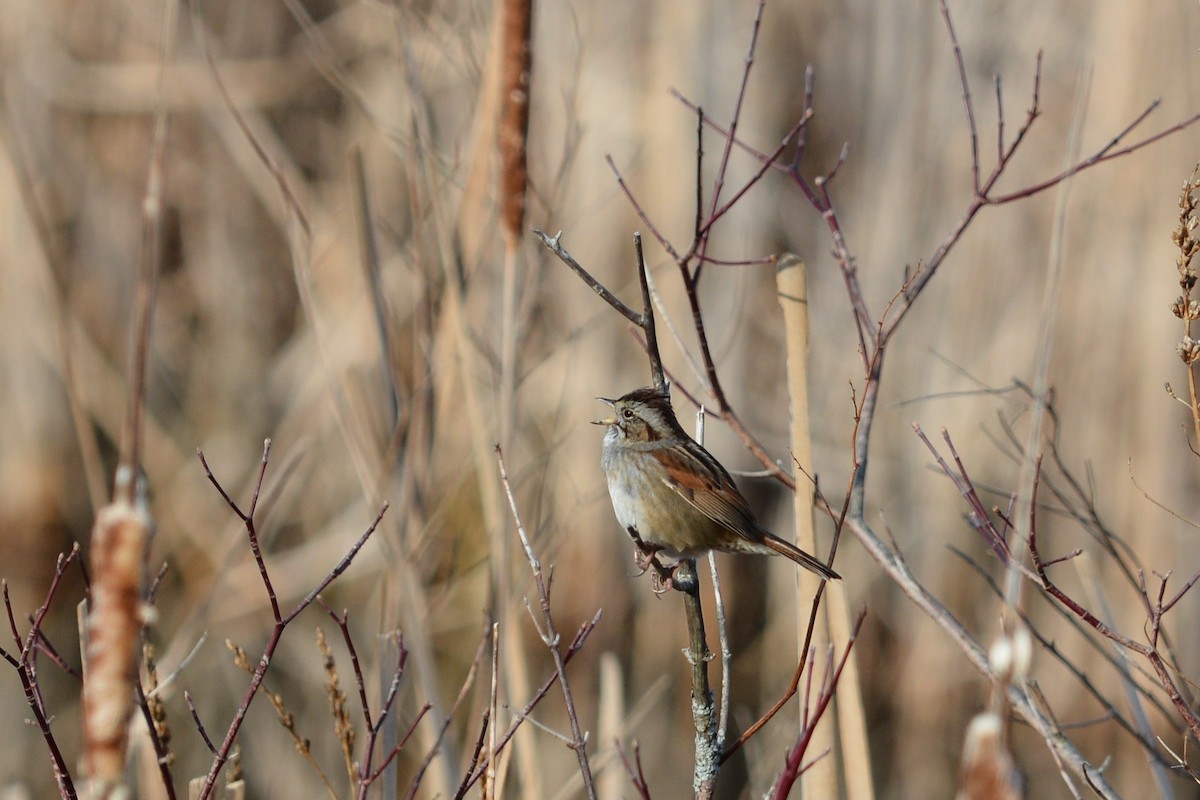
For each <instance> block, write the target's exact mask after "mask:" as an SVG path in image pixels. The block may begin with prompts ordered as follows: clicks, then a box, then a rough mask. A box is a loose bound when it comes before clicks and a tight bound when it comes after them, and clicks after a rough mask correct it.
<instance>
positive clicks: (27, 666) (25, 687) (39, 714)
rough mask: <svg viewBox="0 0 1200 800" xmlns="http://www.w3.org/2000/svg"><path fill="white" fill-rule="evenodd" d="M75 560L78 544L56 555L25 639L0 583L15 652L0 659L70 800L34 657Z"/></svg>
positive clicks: (70, 785) (67, 774)
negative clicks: (9, 670)
mask: <svg viewBox="0 0 1200 800" xmlns="http://www.w3.org/2000/svg"><path fill="white" fill-rule="evenodd" d="M78 558H79V545H75V546H74V547H72V548H71V550H70V551H69V552H68V553H66V554H65V555H59V557H58V561H57V562H56V563H55V565H54V577H53V578H51V580H50V587H49V588H48V589H47V590H46V599H45V600H43V601H42V604H41V606H39V607H38V610H37V611H36V612H35V613H34V615H33V618H32V620H31V621H30V626H29V631H28V632H27V633H26V635H25V636H21V634H20V632H19V630H18V629H17V617H16V614H15V613H14V611H13V606H12V598H10V597H9V595H8V580H7V579H4V580H0V593H3V595H4V611H5V616H6V617H7V619H8V629H9V633H10V634H11V635H12V638H13V643H14V644H15V649H14V650H12V651H9V650H8V649H6V648H4V647H0V658H2V659H4V661H6V662H7V663H8V665H9V666H10V667H12V668H13V670H15V671H16V673H17V679H18V680H19V681H20V682H21V689H22V691H23V692H24V693H25V703H26V705H28V706H29V710H30V712H32V713H33V719H34V722H36V724H37V728H38V732H39V733H40V734H41V736H42V740H43V741H44V742H45V743H46V749H47V750H49V751H50V766H51V767H52V769H53V770H54V780H55V782H56V783H57V784H58V791H59V794H60V795H61V796H62V797H64V798H70V800H74V798H75V797H77V796H78V795H77V794H76V791H75V783H74V781H73V780H72V778H71V770H70V767H68V765H67V761H66V759H65V757H64V756H63V753H62V749H61V748H60V747H59V744H58V739H57V738H56V737H55V735H54V730H53V729H52V727H51V719H52V718H53V714H52V713H51V712H50V711H48V709H47V708H46V701H45V699H44V698H43V697H42V690H41V687H40V685H39V684H38V674H37V670H38V667H37V657H38V653H39V652H41V650H40V648H39V646H38V642H39V641H40V640H41V636H42V635H41V626H42V623H43V621H44V620H45V619H46V613H47V612H48V611H49V609H50V604H51V602H52V601H53V600H54V596H55V595H56V594H57V593H58V587H59V585H60V584H61V583H62V577H63V574H64V573H65V572H66V570H67V567H69V566H70V565H71V564H73V563H75V561H76V560H77V559H78Z"/></svg>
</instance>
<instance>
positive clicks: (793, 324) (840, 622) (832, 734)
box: [776, 253, 874, 800]
mask: <svg viewBox="0 0 1200 800" xmlns="http://www.w3.org/2000/svg"><path fill="white" fill-rule="evenodd" d="M776 286H777V288H778V291H779V304H780V306H782V308H783V325H784V340H785V344H786V347H787V380H788V396H789V398H790V402H791V428H792V441H791V448H792V456H793V457H794V458H795V459H796V461H797V462H798V463H799V464H800V465H801V466H802V467H803V468H804V469H806V470H808V471H809V474H810V475H811V474H814V473H813V468H812V463H813V461H812V437H811V435H810V431H811V425H810V421H809V408H808V278H807V271H806V269H805V265H804V262H803V261H801V260H800V259H799V258H797V257H796V256H794V255H792V254H791V253H787V254H785V255H784V256H783V257H782V258H781V259H780V260H779V266H778V270H777V272H776ZM815 492H816V487H815V486H814V485H813V482H812V481H811V480H801V479H797V480H796V493H795V500H794V505H793V511H794V514H793V516H794V517H795V520H796V544H797V545H798V546H799V547H800V549H802V550H804V551H806V552H809V553H813V554H816V555H818V557H819V556H820V554H821V553H822V550H821V549H820V548H818V547H817V541H816V530H815V526H814V524H813V507H814V506H813V501H814V498H815ZM796 581H797V594H798V596H797V603H798V607H799V608H805V607H807V605H808V604H809V603H811V602H813V598H814V597H816V594H817V590H818V589H819V588H820V585H821V581H820V580H819V579H818V578H817V576H816V575H813V574H812V573H810V572H808V571H807V570H797V571H796ZM825 598H826V602H825V604H824V605H823V606H821V608H819V609H818V611H817V620H816V625H815V626H814V627H813V635H812V640H811V643H810V649H811V651H812V652H814V653H817V654H818V655H819V654H822V653H825V652H828V650H829V645H830V643H831V642H833V641H839V642H846V641H849V639H850V616H849V607H848V604H847V602H846V587H845V584H844V582H842V581H830V582H828V583H826V584H825ZM807 624H808V622H807V619H803V618H802V619H801V620H800V646H801V647H804V632H805V628H806V627H807ZM800 657H801V658H803V657H804V653H800ZM833 705H834V710H835V712H836V717H835V719H836V722H837V725H836V726H833V725H822V726H818V727H817V729H816V731H814V733H813V737H812V740H811V742H810V744H809V751H808V752H809V753H810V754H813V755H815V754H818V753H822V752H825V751H826V750H828V751H829V753H830V755H829V756H827V757H825V758H822V759H820V760H819V761H817V762H816V763H815V764H813V765H812V766H811V767H810V768H809V769H808V770H807V771H805V772H804V773H803V774H802V775H801V777H800V781H801V786H802V794H803V796H804V797H839V796H841V795H840V793H839V777H838V775H839V772H840V773H841V776H842V782H844V784H845V790H846V796H847V797H849V798H850V799H851V800H870V798H872V797H874V789H873V787H872V785H871V760H870V750H869V747H868V741H867V728H866V719H865V716H864V714H863V706H862V695H861V693H860V691H859V676H858V658H857V656H856V655H855V652H854V651H853V650H852V651H851V652H850V654H849V656H848V658H847V660H846V667H845V670H844V671H843V672H842V678H841V680H840V681H839V682H838V688H837V694H836V696H835V698H834V702H833ZM839 733H840V735H841V747H840V749H839V747H838V743H837V738H838V734H839ZM834 754H837V756H835V755H834ZM839 757H840V758H839Z"/></svg>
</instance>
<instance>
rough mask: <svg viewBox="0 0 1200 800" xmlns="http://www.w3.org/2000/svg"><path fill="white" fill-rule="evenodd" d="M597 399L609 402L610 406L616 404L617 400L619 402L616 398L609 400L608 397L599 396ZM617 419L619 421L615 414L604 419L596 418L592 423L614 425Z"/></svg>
mask: <svg viewBox="0 0 1200 800" xmlns="http://www.w3.org/2000/svg"><path fill="white" fill-rule="evenodd" d="M596 399H597V400H599V401H600V402H601V403H608V405H609V407H613V406H615V405H616V402H617V401H616V400H609V399H608V398H607V397H597V398H596ZM616 421H617V417H616V415H615V414H614V415H613V416H611V417H606V418H604V419H594V420H592V424H593V425H612V424H613V423H614V422H616Z"/></svg>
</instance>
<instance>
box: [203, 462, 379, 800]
mask: <svg viewBox="0 0 1200 800" xmlns="http://www.w3.org/2000/svg"><path fill="white" fill-rule="evenodd" d="M270 452H271V440H270V439H268V440H266V441H265V442H264V443H263V454H262V460H261V461H260V464H259V469H258V475H257V478H256V480H255V482H254V490H253V493H252V495H251V499H250V506H249V508H248V509H247V510H245V511H243V510H242V508H241V506H239V505H238V503H237V502H236V501H235V500H234V499H233V498H232V497H230V495H229V493H228V492H227V491H226V490H225V487H224V486H222V485H221V482H220V481H218V480H217V478H216V476H215V475H213V472H212V470H211V469H210V468H209V466H208V462H207V460H205V458H204V454H203V453H201V452H197V456H198V457H199V459H200V463H201V465H202V466H203V467H204V474H205V476H206V477H207V478H208V481H209V483H211V484H212V485H213V487H214V488H215V489H216V490H217V492H218V493H219V494H220V495H221V497H222V499H224V500H225V503H226V505H228V506H229V508H230V509H231V510H232V511H233V513H234V514H236V515H237V517H238V519H240V520H241V521H242V524H243V525H244V526H245V528H246V536H247V539H248V540H249V543H250V550H251V552H252V553H253V554H254V561H255V564H256V565H257V566H258V574H259V577H260V578H261V579H262V584H263V589H264V591H266V594H267V599H268V601H269V603H270V606H271V618H272V619H273V620H274V624H273V625H272V626H271V636H270V639H269V640H268V642H267V644H266V646H265V647H264V648H263V652H262V655H261V656H260V657H259V659H258V663H257V665H256V666H255V668H254V670H253V672H252V673H251V677H250V685H249V686H248V687H247V688H246V692H245V694H244V695H243V697H242V701H241V703H240V704H239V705H238V709H237V711H236V712H235V714H234V717H233V720H232V721H231V722H230V723H229V727H228V728H227V729H226V731H225V736H224V738H223V739H222V740H221V744H220V745H219V746H217V748H216V750H215V752H214V755H213V761H212V765H211V766H210V767H209V770H208V774H207V775H206V776H205V778H204V785H203V786H202V787H201V789H200V791H199V792H198V794H197V800H206V799H207V798H210V797H212V793H213V791H214V788H215V786H216V781H217V777H218V776H219V775H220V773H221V769H222V768H223V767H224V766H225V764H226V763H227V762H228V761H229V759H230V756H231V754H232V753H233V748H234V744H235V743H236V742H237V736H238V733H239V731H240V730H241V727H242V723H243V722H245V719H246V714H247V713H248V712H249V710H250V704H251V703H252V702H253V701H254V697H255V695H257V694H258V690H259V688H260V687H261V686H262V682H263V678H264V677H265V676H266V673H267V669H268V668H269V667H270V665H271V659H272V658H273V657H274V655H275V651H276V650H277V649H278V647H279V643H280V641H281V640H282V638H283V632H284V630H285V629H286V628H287V626H288V625H290V624H291V623H292V622H293V621H294V620H295V619H296V617H298V616H300V614H301V612H303V611H304V610H305V609H306V608H308V607H309V606H310V605H312V603H313V602H314V601H315V600H316V599H317V597H318V596H319V595H320V594H321V592H323V591H325V589H326V588H328V586H329V584H331V583H333V581H334V580H336V579H337V577H338V576H339V575H341V574H342V573H343V572H345V571H346V569H347V568H349V566H350V564H351V562H352V561H353V560H354V557H355V556H356V555H358V552H359V550H361V549H362V547H363V545H365V544H366V543H367V540H368V539H370V538H371V534H373V533H374V532H375V529H376V528H377V527H378V526H379V523H380V522H381V521H382V520H383V515H384V514H386V513H387V509H388V504H387V503H384V504H383V505H382V507H380V509H379V513H377V514H376V515H375V519H374V521H373V522H372V523H371V525H370V527H368V528H367V529H366V531H364V532H363V533H362V535H360V536H359V537H358V540H357V541H355V542H354V544H353V545H351V546H350V548H349V549H348V550H347V551H346V553H345V554H344V555H343V556H342V558H341V560H340V561H338V563H337V564H335V565H334V567H333V568H332V569H331V570H330V571H329V572H328V573H327V574H326V575H325V577H324V578H322V579H321V580H320V581H319V582H318V583H317V585H316V586H315V587H314V588H313V589H312V590H311V591H309V593H308V594H306V595H305V596H304V597H302V598H301V599H300V600H299V602H297V603H296V605H295V606H294V607H293V608H292V609H291V610H290V611H288V612H287V613H284V612H283V611H282V610H281V609H280V606H279V599H278V596H277V595H276V592H275V585H274V583H272V581H271V576H270V572H269V570H268V568H267V562H266V558H265V557H264V556H263V552H262V547H261V546H260V544H259V537H258V527H257V522H256V520H255V518H254V514H255V511H256V510H257V506H258V498H259V495H260V493H261V491H262V485H263V478H264V477H265V475H266V471H267V462H268V459H269V456H270ZM197 723H199V718H198V716H197ZM206 738H207V737H206Z"/></svg>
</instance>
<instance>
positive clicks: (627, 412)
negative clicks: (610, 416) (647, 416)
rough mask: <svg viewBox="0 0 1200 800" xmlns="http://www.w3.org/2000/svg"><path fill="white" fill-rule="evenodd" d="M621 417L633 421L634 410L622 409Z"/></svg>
mask: <svg viewBox="0 0 1200 800" xmlns="http://www.w3.org/2000/svg"><path fill="white" fill-rule="evenodd" d="M621 416H622V417H624V418H625V419H633V409H632V408H623V409H621Z"/></svg>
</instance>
